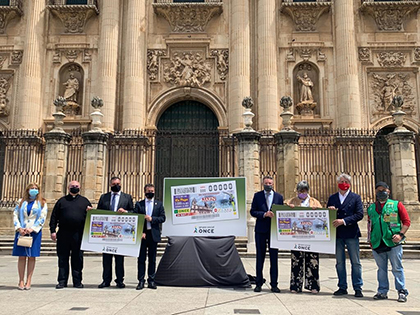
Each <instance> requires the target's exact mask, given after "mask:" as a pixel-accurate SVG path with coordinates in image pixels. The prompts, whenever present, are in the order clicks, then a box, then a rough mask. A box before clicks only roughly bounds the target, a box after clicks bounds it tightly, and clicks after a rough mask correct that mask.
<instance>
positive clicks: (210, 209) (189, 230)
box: [162, 178, 246, 236]
mask: <svg viewBox="0 0 420 315" xmlns="http://www.w3.org/2000/svg"><path fill="white" fill-rule="evenodd" d="M164 191H165V192H164V207H165V213H166V216H167V217H166V222H165V223H164V224H163V231H162V232H163V235H165V236H176V235H177V236H227V235H235V236H246V199H245V198H246V196H245V178H165V182H164Z"/></svg>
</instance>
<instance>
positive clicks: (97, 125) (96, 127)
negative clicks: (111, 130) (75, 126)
mask: <svg viewBox="0 0 420 315" xmlns="http://www.w3.org/2000/svg"><path fill="white" fill-rule="evenodd" d="M90 104H91V105H92V107H93V108H94V109H95V110H94V111H93V112H92V113H91V114H90V117H92V129H91V130H90V131H89V132H103V131H102V129H101V125H102V118H103V117H104V114H102V113H101V108H102V107H103V106H104V101H103V100H102V99H101V98H99V97H98V96H94V97H93V98H92V101H91V102H90Z"/></svg>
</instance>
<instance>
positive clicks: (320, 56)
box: [316, 49, 327, 62]
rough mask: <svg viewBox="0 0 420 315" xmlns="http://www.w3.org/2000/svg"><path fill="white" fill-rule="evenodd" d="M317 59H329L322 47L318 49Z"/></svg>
mask: <svg viewBox="0 0 420 315" xmlns="http://www.w3.org/2000/svg"><path fill="white" fill-rule="evenodd" d="M316 60H317V61H318V62H320V61H325V60H327V56H326V55H325V54H324V53H323V52H322V51H321V49H318V51H317V55H316Z"/></svg>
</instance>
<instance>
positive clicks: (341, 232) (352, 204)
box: [327, 191, 363, 238]
mask: <svg viewBox="0 0 420 315" xmlns="http://www.w3.org/2000/svg"><path fill="white" fill-rule="evenodd" d="M338 194H339V193H338V192H337V193H335V194H334V195H331V196H330V198H328V203H327V207H330V206H334V207H335V208H336V209H338V210H337V219H344V221H345V222H346V225H340V226H339V227H338V228H337V238H356V237H360V236H362V235H361V234H360V230H359V225H358V224H357V222H359V221H360V220H362V219H363V204H362V198H360V196H359V195H358V194H355V193H354V192H352V191H350V192H349V194H348V195H347V197H346V199H345V200H344V202H343V204H341V203H340V198H339V197H338Z"/></svg>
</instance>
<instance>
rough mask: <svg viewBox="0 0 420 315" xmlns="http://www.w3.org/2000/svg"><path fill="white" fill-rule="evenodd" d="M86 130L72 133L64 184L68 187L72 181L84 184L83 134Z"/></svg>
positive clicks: (76, 130)
mask: <svg viewBox="0 0 420 315" xmlns="http://www.w3.org/2000/svg"><path fill="white" fill-rule="evenodd" d="M83 132H86V130H82V129H75V130H73V131H72V132H71V134H70V135H71V141H70V144H69V146H68V155H67V170H66V179H65V181H64V183H65V184H66V185H67V183H69V182H70V181H72V180H76V181H78V182H79V183H82V182H83V179H84V178H83V138H82V133H83ZM82 189H83V187H82ZM66 192H67V190H66V187H64V191H63V193H66Z"/></svg>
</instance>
